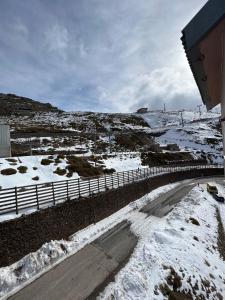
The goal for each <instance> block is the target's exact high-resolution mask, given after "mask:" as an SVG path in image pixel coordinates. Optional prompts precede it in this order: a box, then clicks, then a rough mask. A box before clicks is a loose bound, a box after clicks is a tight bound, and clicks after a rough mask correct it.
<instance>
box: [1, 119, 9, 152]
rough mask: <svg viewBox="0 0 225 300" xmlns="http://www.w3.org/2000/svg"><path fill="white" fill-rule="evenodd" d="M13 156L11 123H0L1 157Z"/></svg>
mask: <svg viewBox="0 0 225 300" xmlns="http://www.w3.org/2000/svg"><path fill="white" fill-rule="evenodd" d="M9 156H11V145H10V131H9V125H5V124H0V158H2V157H9Z"/></svg>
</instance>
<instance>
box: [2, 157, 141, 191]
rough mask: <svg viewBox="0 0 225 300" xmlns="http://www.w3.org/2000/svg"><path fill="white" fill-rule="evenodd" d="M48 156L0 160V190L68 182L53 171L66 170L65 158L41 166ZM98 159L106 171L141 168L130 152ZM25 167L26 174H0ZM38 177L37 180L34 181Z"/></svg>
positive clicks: (66, 178)
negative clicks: (3, 171) (10, 169)
mask: <svg viewBox="0 0 225 300" xmlns="http://www.w3.org/2000/svg"><path fill="white" fill-rule="evenodd" d="M48 157H49V156H47V155H37V156H22V157H13V160H15V161H16V162H12V161H11V159H10V161H8V160H7V159H5V158H0V186H1V188H2V189H4V188H11V187H15V186H25V185H31V184H36V183H45V182H52V181H60V180H68V177H67V176H66V175H57V174H55V173H54V171H55V170H56V169H57V168H58V167H59V168H61V169H64V168H66V166H67V160H66V158H64V159H63V158H60V161H61V162H59V163H57V164H55V163H51V164H50V165H42V164H41V161H42V159H46V158H48ZM52 157H53V160H55V159H56V158H57V155H53V156H52ZM99 159H100V160H101V161H102V162H103V163H104V167H105V168H108V169H111V168H113V169H115V171H117V172H121V171H128V170H135V169H138V168H143V166H142V165H141V158H140V153H136V152H133V153H132V152H131V153H123V154H121V153H114V154H113V155H112V157H110V156H109V157H108V158H107V159H101V156H99ZM90 163H91V164H93V165H94V163H93V162H91V161H90ZM20 166H25V167H27V168H28V169H27V172H26V173H23V174H21V173H19V171H17V173H16V174H13V175H3V174H1V170H4V169H7V168H13V169H15V170H17V168H18V167H20ZM36 176H38V178H39V179H38V180H34V179H33V178H35V177H36ZM75 178H79V175H78V174H77V173H74V174H73V176H72V177H71V178H70V179H75Z"/></svg>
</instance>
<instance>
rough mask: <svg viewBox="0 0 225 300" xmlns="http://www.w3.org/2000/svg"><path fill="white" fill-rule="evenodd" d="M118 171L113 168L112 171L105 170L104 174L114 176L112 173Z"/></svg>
mask: <svg viewBox="0 0 225 300" xmlns="http://www.w3.org/2000/svg"><path fill="white" fill-rule="evenodd" d="M115 172H116V170H115V169H113V168H111V169H104V174H112V173H115Z"/></svg>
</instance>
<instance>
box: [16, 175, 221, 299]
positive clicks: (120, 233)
mask: <svg viewBox="0 0 225 300" xmlns="http://www.w3.org/2000/svg"><path fill="white" fill-rule="evenodd" d="M214 180H215V179H214ZM221 180H222V179H221V178H218V181H219V182H220V183H221ZM207 181H210V180H209V179H201V180H187V181H186V182H183V183H181V184H180V185H179V186H177V187H176V188H174V189H172V190H171V191H169V192H166V193H165V194H163V195H161V196H159V197H158V198H156V199H155V200H154V201H152V202H150V203H149V204H148V205H146V206H145V207H144V208H143V209H142V210H141V211H142V212H144V213H146V214H148V215H154V216H158V217H163V216H164V215H166V214H167V213H168V212H169V211H171V210H172V209H173V206H174V205H175V204H176V203H178V202H179V201H180V200H181V199H182V198H183V197H184V196H185V195H187V194H188V193H189V192H190V191H191V189H193V187H194V186H195V185H196V184H197V183H198V182H199V183H202V182H207ZM137 241H138V240H137V237H136V236H135V235H134V234H133V233H131V231H130V224H129V223H127V222H125V221H124V222H122V223H120V224H118V225H117V226H115V227H114V228H112V229H111V230H110V231H108V232H107V233H106V234H103V235H102V236H101V237H100V238H98V239H97V240H95V241H94V242H92V243H91V244H89V245H87V246H86V247H84V248H83V249H81V250H80V251H79V252H77V253H76V254H74V255H73V256H70V257H69V258H67V259H65V260H64V261H62V262H61V263H60V264H59V265H57V266H56V267H55V268H53V269H51V270H50V271H49V272H47V273H45V274H44V275H42V276H41V277H39V278H38V279H37V280H35V281H34V282H32V283H31V284H29V285H27V286H26V287H25V288H23V289H22V290H20V291H19V292H18V293H16V294H14V295H13V296H11V297H10V299H11V300H31V299H32V300H38V299H40V300H62V299H63V300H81V299H94V298H95V296H96V295H97V294H98V292H100V291H101V290H103V289H104V288H105V287H106V286H107V284H108V283H109V282H110V281H112V280H113V278H114V275H115V274H116V273H117V272H118V271H119V270H120V269H121V268H122V267H123V265H124V264H125V263H126V262H127V260H128V259H129V257H130V255H131V253H132V252H133V250H134V248H135V246H136V244H137Z"/></svg>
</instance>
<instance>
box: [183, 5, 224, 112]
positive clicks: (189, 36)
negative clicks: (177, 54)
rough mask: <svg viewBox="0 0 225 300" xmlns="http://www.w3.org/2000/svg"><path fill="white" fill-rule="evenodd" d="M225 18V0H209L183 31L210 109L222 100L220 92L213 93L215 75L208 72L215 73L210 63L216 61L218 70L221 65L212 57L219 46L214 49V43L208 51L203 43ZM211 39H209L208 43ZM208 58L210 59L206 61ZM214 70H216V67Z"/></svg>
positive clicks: (195, 76) (196, 78) (184, 41)
mask: <svg viewBox="0 0 225 300" xmlns="http://www.w3.org/2000/svg"><path fill="white" fill-rule="evenodd" d="M224 18H225V0H209V1H208V2H207V3H206V4H205V5H204V6H203V8H202V9H201V10H200V11H199V12H198V13H197V15H196V16H195V17H194V18H193V19H192V20H191V21H190V22H189V23H188V25H187V26H186V27H185V28H184V29H183V31H182V34H183V36H182V38H181V40H182V43H183V46H184V49H185V52H186V56H187V59H188V62H189V65H190V68H191V70H192V73H193V76H194V79H195V81H196V83H197V86H198V89H199V92H200V94H201V98H202V100H203V103H204V104H205V105H206V106H207V108H208V109H211V108H213V107H214V106H216V105H217V104H218V103H220V101H221V98H220V96H218V94H216V93H212V90H214V91H215V84H214V86H213V88H212V78H213V77H212V76H211V78H210V76H208V75H209V74H207V72H209V70H210V72H211V75H213V74H212V73H213V72H212V69H213V68H210V67H209V65H210V64H214V65H215V63H216V64H217V65H218V66H217V70H218V68H219V67H220V66H219V64H218V59H217V61H215V59H214V58H213V57H212V53H215V55H217V54H218V53H217V52H218V51H219V50H218V48H219V47H218V45H217V46H216V45H215V49H212V46H213V45H212V46H210V51H209V52H207V50H209V47H208V45H207V47H203V46H202V44H201V43H202V42H204V46H205V45H206V42H207V41H206V39H207V37H208V36H209V35H210V33H211V32H212V31H213V29H215V28H217V27H218V26H219V24H221V22H223V21H224ZM224 28H225V27H224ZM213 38H214V39H215V37H213ZM205 41H206V42H205ZM211 41H212V40H211ZM211 41H210V40H209V41H208V44H209V43H210V42H211ZM202 49H206V51H205V52H206V53H203V51H202ZM205 56H206V57H205ZM207 59H208V61H207V62H206V60H207ZM220 63H221V64H222V63H223V62H222V61H221V62H220ZM206 64H207V67H206ZM213 71H214V72H215V68H214V69H213ZM210 80H211V82H210ZM216 88H217V89H220V86H219V85H218V87H216Z"/></svg>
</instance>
